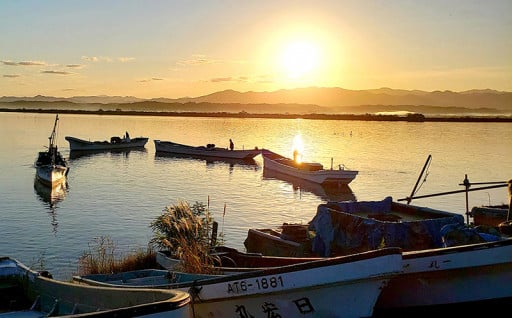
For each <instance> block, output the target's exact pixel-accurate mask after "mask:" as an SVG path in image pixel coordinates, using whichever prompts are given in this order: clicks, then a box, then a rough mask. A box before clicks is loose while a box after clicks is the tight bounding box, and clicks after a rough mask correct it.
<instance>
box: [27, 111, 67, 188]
mask: <svg viewBox="0 0 512 318" xmlns="http://www.w3.org/2000/svg"><path fill="white" fill-rule="evenodd" d="M58 121H59V115H56V116H55V122H54V124H53V130H52V133H51V135H50V137H48V139H49V145H48V150H46V151H40V152H39V153H38V155H37V159H36V161H35V163H34V166H35V168H36V178H37V179H38V180H39V181H40V182H42V183H43V184H45V185H47V186H50V187H55V186H57V185H59V184H61V183H62V182H65V180H66V176H67V174H68V172H69V166H68V163H67V161H66V159H65V158H64V157H63V156H62V154H61V153H60V152H59V150H58V149H57V141H56V137H57V124H58Z"/></svg>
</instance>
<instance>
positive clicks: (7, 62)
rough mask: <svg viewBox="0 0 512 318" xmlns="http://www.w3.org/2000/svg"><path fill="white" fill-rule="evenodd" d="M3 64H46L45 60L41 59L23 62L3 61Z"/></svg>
mask: <svg viewBox="0 0 512 318" xmlns="http://www.w3.org/2000/svg"><path fill="white" fill-rule="evenodd" d="M2 64H4V65H9V66H45V65H46V63H45V62H40V61H22V62H13V61H2Z"/></svg>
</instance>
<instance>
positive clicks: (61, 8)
mask: <svg viewBox="0 0 512 318" xmlns="http://www.w3.org/2000/svg"><path fill="white" fill-rule="evenodd" d="M511 12H512V1H511V0H490V1H481V0H476V1H473V0H434V1H411V0H406V1H405V0H404V1H402V0H388V1H377V0H375V1H369V0H332V1H324V0H317V1H311V0H308V1H291V0H290V1H289V0H279V1H267V0H258V1H224V0H211V1H210V0H208V1H170V0H169V1H133V0H122V1H107V0H101V1H100V0H87V1H68V0H62V1H52V0H47V1H39V0H38V1H35V0H34V1H28V0H17V1H1V2H0V30H1V33H0V74H1V76H0V96H35V95H48V96H58V97H70V96H83V95H118V96H119V95H120V96H136V97H140V98H153V97H168V98H179V97H187V96H188V97H197V96H202V95H207V94H210V93H214V92H217V91H222V90H226V89H233V90H237V91H240V92H246V91H258V92H261V91H275V90H279V89H288V88H297V87H311V86H315V87H341V88H345V89H354V90H364V89H374V88H381V87H390V88H395V89H419V90H425V91H434V90H452V91H464V90H469V89H486V88H489V89H495V90H500V91H512V14H511Z"/></svg>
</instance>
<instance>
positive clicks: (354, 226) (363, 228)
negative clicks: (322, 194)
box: [310, 197, 464, 256]
mask: <svg viewBox="0 0 512 318" xmlns="http://www.w3.org/2000/svg"><path fill="white" fill-rule="evenodd" d="M393 204H395V205H402V206H404V204H401V203H393V199H392V198H391V197H386V198H385V199H384V200H382V201H360V202H358V201H344V202H330V203H325V204H320V205H319V206H318V208H317V214H316V216H315V217H314V218H313V220H312V221H311V222H310V230H313V231H315V232H316V235H315V237H314V238H313V242H312V245H313V247H312V249H313V252H314V253H316V254H318V255H319V256H332V255H342V254H347V253H353V252H360V251H367V250H373V249H378V248H382V247H390V246H396V247H401V248H403V249H404V250H405V251H408V250H418V249H426V248H436V247H442V246H443V239H442V235H441V228H442V227H443V226H445V225H447V224H459V225H464V217H463V216H462V215H460V214H456V213H449V212H444V211H436V210H432V209H428V208H422V207H417V209H418V215H420V214H421V213H424V214H426V215H428V216H429V217H427V218H418V220H413V221H398V222H397V221H381V220H377V219H374V218H370V217H366V216H361V215H369V214H379V215H386V214H387V215H391V212H392V205H393ZM408 207H414V206H408ZM422 211H424V212H422ZM355 212H358V214H359V215H355V214H354V213H355Z"/></svg>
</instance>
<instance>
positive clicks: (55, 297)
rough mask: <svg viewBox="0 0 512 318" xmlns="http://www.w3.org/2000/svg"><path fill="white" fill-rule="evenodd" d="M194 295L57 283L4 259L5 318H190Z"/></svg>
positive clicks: (0, 264) (0, 273)
mask: <svg viewBox="0 0 512 318" xmlns="http://www.w3.org/2000/svg"><path fill="white" fill-rule="evenodd" d="M190 299H191V298H190V295H189V294H188V293H186V292H183V291H179V290H165V289H161V290H158V289H149V290H148V289H141V288H138V289H130V290H128V289H124V288H113V287H98V286H84V285H79V284H75V283H71V282H63V281H58V280H54V279H53V278H51V275H49V274H48V273H47V272H37V271H34V270H32V269H30V268H28V267H27V266H25V265H24V264H22V263H20V262H19V261H17V260H16V259H13V258H9V257H0V306H1V307H0V312H1V314H0V316H2V317H13V318H14V317H49V316H51V317H64V316H65V317H148V318H149V317H151V318H157V317H167V318H188V317H189V315H190Z"/></svg>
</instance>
